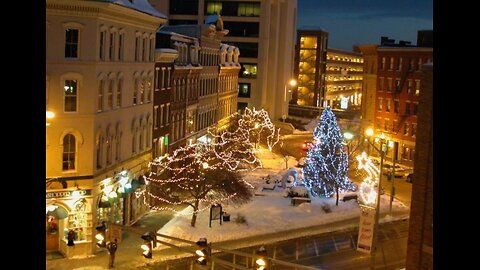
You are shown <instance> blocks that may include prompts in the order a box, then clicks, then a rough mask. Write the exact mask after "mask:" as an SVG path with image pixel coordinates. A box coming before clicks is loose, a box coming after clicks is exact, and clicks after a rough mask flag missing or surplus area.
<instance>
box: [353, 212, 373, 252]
mask: <svg viewBox="0 0 480 270" xmlns="http://www.w3.org/2000/svg"><path fill="white" fill-rule="evenodd" d="M360 209H361V211H362V212H361V215H360V225H359V230H358V241H357V242H358V244H357V250H358V251H361V252H365V253H371V252H372V244H373V234H374V226H375V208H373V207H370V206H366V205H362V204H360Z"/></svg>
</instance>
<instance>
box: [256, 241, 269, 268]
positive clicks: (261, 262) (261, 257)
mask: <svg viewBox="0 0 480 270" xmlns="http://www.w3.org/2000/svg"><path fill="white" fill-rule="evenodd" d="M256 254H257V260H255V266H256V268H255V269H256V270H267V266H268V265H267V250H266V249H265V247H263V246H261V247H260V248H259V249H258V250H257V252H256Z"/></svg>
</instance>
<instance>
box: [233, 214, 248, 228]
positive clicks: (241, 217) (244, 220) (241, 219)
mask: <svg viewBox="0 0 480 270" xmlns="http://www.w3.org/2000/svg"><path fill="white" fill-rule="evenodd" d="M234 221H235V223H237V224H245V225H248V222H247V218H246V217H245V216H244V215H242V214H240V213H238V214H237V217H236V218H235V220H234Z"/></svg>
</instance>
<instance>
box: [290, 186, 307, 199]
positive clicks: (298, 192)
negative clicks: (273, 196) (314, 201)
mask: <svg viewBox="0 0 480 270" xmlns="http://www.w3.org/2000/svg"><path fill="white" fill-rule="evenodd" d="M286 192H287V197H291V198H293V197H304V198H309V196H308V190H307V189H306V188H305V187H289V188H287V189H286Z"/></svg>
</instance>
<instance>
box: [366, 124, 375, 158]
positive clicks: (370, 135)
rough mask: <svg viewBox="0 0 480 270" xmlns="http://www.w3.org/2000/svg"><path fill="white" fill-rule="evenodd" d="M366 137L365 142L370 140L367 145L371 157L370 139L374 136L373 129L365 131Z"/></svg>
mask: <svg viewBox="0 0 480 270" xmlns="http://www.w3.org/2000/svg"><path fill="white" fill-rule="evenodd" d="M365 135H366V136H367V139H365V140H368V142H369V144H368V145H367V154H368V155H369V156H370V138H371V137H372V136H373V129H372V128H367V130H365Z"/></svg>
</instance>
